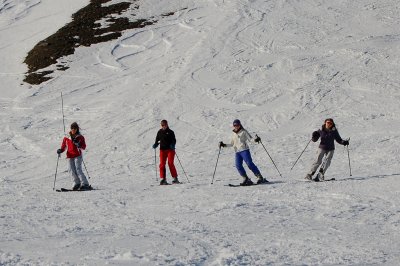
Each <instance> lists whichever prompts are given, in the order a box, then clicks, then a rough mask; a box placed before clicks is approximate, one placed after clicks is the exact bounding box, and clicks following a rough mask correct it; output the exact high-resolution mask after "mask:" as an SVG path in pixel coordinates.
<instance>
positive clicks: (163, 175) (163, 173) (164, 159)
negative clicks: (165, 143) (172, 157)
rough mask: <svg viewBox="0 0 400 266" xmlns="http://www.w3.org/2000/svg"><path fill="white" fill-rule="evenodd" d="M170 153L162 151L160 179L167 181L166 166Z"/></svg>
mask: <svg viewBox="0 0 400 266" xmlns="http://www.w3.org/2000/svg"><path fill="white" fill-rule="evenodd" d="M167 158H168V151H167V150H160V178H161V179H165V178H166V177H167V174H166V170H165V164H166V163H167Z"/></svg>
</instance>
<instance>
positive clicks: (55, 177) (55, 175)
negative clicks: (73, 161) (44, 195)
mask: <svg viewBox="0 0 400 266" xmlns="http://www.w3.org/2000/svg"><path fill="white" fill-rule="evenodd" d="M59 160H60V154H58V156H57V166H56V173H55V174H54V184H53V190H54V189H55V187H56V179H57V170H58V161H59Z"/></svg>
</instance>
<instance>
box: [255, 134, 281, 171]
mask: <svg viewBox="0 0 400 266" xmlns="http://www.w3.org/2000/svg"><path fill="white" fill-rule="evenodd" d="M256 138H259V136H257V134H256ZM260 143H261V145H262V146H263V148H264V150H265V151H266V152H267V154H268V156H269V158H270V159H271V161H272V163H273V164H274V166H275V168H276V170H277V171H278V173H279V175H280V176H281V177H282V175H281V172H279V169H278V167H277V166H276V164H275V162H274V160H272V157H271V155H269V153H268V151H267V149H266V148H265V146H264V144H263V143H262V141H261V139H260Z"/></svg>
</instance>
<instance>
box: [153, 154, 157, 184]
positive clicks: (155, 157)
mask: <svg viewBox="0 0 400 266" xmlns="http://www.w3.org/2000/svg"><path fill="white" fill-rule="evenodd" d="M154 166H155V168H156V182H157V181H158V172H157V149H154Z"/></svg>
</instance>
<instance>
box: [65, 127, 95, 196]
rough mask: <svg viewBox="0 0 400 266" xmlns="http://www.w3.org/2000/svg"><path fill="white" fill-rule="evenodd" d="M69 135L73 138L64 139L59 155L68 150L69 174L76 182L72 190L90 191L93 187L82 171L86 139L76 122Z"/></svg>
mask: <svg viewBox="0 0 400 266" xmlns="http://www.w3.org/2000/svg"><path fill="white" fill-rule="evenodd" d="M69 135H70V137H71V138H67V137H64V139H63V141H62V144H61V148H60V149H58V150H57V154H59V155H60V154H61V153H63V152H64V151H65V150H67V159H68V162H69V172H70V173H71V175H72V178H73V182H74V186H73V187H72V190H90V189H91V186H90V185H89V182H88V180H87V178H86V176H85V174H84V173H83V171H82V161H83V158H82V150H84V149H86V143H85V138H84V137H83V136H82V135H81V134H80V132H79V125H78V124H77V123H76V122H74V123H72V124H71V131H70V132H69Z"/></svg>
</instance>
